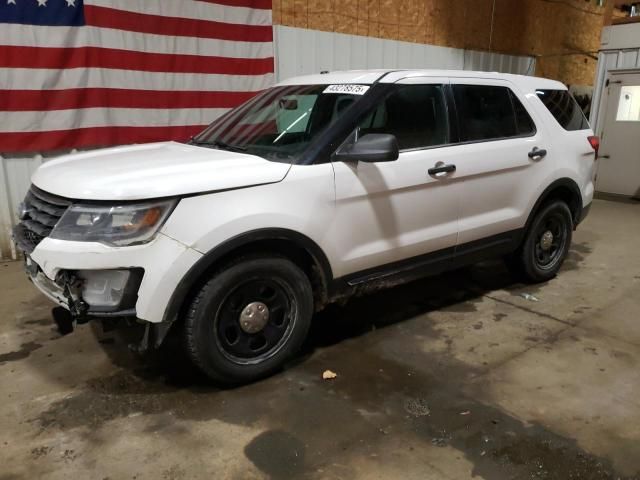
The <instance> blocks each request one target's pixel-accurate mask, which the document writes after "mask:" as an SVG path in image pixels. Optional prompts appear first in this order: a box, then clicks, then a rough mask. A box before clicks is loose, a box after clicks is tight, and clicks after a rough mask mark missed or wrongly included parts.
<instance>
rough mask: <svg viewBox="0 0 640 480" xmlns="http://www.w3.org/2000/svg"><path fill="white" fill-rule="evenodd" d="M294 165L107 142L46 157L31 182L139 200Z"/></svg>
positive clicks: (251, 180) (238, 182)
mask: <svg viewBox="0 0 640 480" xmlns="http://www.w3.org/2000/svg"><path fill="white" fill-rule="evenodd" d="M290 167H291V165H290V164H288V163H278V162H270V161H268V160H265V159H264V158H261V157H257V156H254V155H247V154H244V153H236V152H229V151H226V150H216V149H212V148H205V147H198V146H195V145H185V144H181V143H176V142H163V143H150V144H145V145H132V146H127V147H115V148H105V149H102V150H94V151H90V152H83V153H76V154H71V155H65V156H62V157H60V158H58V159H56V160H52V161H49V162H46V163H44V164H43V165H42V166H41V167H40V168H39V169H38V170H36V172H35V173H34V174H33V177H32V178H31V181H32V182H33V184H34V185H35V186H36V187H38V188H40V189H42V190H44V191H45V192H49V193H52V194H54V195H59V196H62V197H67V198H73V199H79V200H141V199H145V198H159V197H170V196H174V195H187V194H193V193H201V192H211V191H215V190H225V189H232V188H240V187H249V186H252V185H263V184H266V183H276V182H279V181H281V180H282V179H283V178H284V177H285V176H286V174H287V172H288V171H289V168H290Z"/></svg>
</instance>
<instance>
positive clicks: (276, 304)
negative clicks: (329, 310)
mask: <svg viewBox="0 0 640 480" xmlns="http://www.w3.org/2000/svg"><path fill="white" fill-rule="evenodd" d="M312 314H313V293H312V290H311V284H310V282H309V279H308V278H307V276H306V275H305V273H304V272H303V271H302V270H301V269H300V268H299V267H298V266H296V265H295V264H294V263H293V262H291V261H290V260H288V259H286V258H282V257H276V256H273V257H272V256H269V257H266V256H265V257H252V258H243V259H239V260H238V261H236V262H233V263H231V264H229V265H227V266H226V267H224V268H222V269H221V270H220V271H218V272H217V273H215V274H214V275H213V276H212V278H211V279H210V280H209V281H208V282H207V283H205V284H204V285H203V286H202V288H200V290H199V291H198V292H197V294H196V295H195V297H194V299H193V301H192V302H191V305H190V308H189V310H188V312H187V315H186V318H185V343H186V348H187V352H188V354H189V356H190V357H191V359H192V360H193V362H194V363H195V364H196V365H197V366H198V367H199V368H200V369H201V370H202V371H203V372H204V373H206V374H207V375H208V376H209V377H211V378H212V379H215V380H217V381H222V382H226V383H244V382H249V381H252V380H255V379H258V378H261V377H264V376H266V375H269V374H271V373H273V372H274V371H276V370H277V369H279V368H281V367H282V365H283V364H284V362H285V361H286V360H287V359H289V358H290V357H291V356H292V355H294V354H295V353H296V352H297V351H298V350H299V348H300V346H301V345H302V342H303V341H304V339H305V337H306V335H307V332H308V329H309V325H310V322H311V316H312Z"/></svg>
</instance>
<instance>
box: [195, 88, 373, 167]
mask: <svg viewBox="0 0 640 480" xmlns="http://www.w3.org/2000/svg"><path fill="white" fill-rule="evenodd" d="M367 89H368V87H367V86H364V85H290V86H283V87H274V88H270V89H268V90H265V91H264V92H262V93H261V94H259V95H258V96H256V97H254V98H253V99H251V100H249V101H248V102H247V103H245V104H244V105H241V106H240V107H237V108H235V109H234V110H231V111H230V112H228V113H226V114H225V115H223V116H222V117H220V118H219V119H218V120H216V121H215V122H213V123H212V124H211V125H209V127H207V129H206V130H205V131H203V132H202V133H200V134H199V135H197V136H196V137H194V138H193V139H192V140H191V143H192V144H195V145H201V146H210V147H213V148H220V149H225V150H232V151H240V152H246V153H250V154H253V155H258V156H260V157H263V158H266V159H267V160H273V161H280V162H294V161H295V160H296V159H297V158H298V157H299V156H300V155H302V153H303V152H304V151H305V150H306V148H307V147H308V146H309V145H310V144H311V142H313V140H315V139H316V138H317V137H318V136H320V134H322V132H324V131H325V130H326V129H327V128H328V127H329V126H330V125H331V124H332V123H333V122H335V121H336V120H337V119H338V118H339V117H340V116H341V115H342V114H343V113H344V112H345V111H346V110H347V109H348V108H350V107H351V106H352V105H353V104H354V103H355V102H356V101H357V100H358V99H359V98H361V97H362V95H363V94H364V93H365V92H366V91H367Z"/></svg>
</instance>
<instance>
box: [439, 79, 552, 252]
mask: <svg viewBox="0 0 640 480" xmlns="http://www.w3.org/2000/svg"><path fill="white" fill-rule="evenodd" d="M451 86H452V89H453V92H454V98H455V100H456V110H457V112H458V124H459V125H460V138H461V142H462V144H461V145H460V146H459V147H457V148H459V149H460V150H459V155H458V158H457V161H456V163H457V171H456V177H457V179H458V181H459V182H461V204H460V218H459V224H458V227H459V236H458V244H459V245H460V246H459V248H458V253H460V254H464V253H470V252H467V251H465V246H468V247H469V248H470V249H471V250H474V249H476V248H477V247H479V245H475V244H472V243H471V242H475V241H480V240H482V241H485V240H486V241H487V242H488V244H487V245H483V246H486V247H491V248H497V249H499V248H500V246H501V245H500V242H504V244H505V245H504V247H505V248H507V247H508V244H509V243H510V242H512V241H515V240H516V237H515V236H513V237H511V236H509V235H505V236H504V237H500V238H492V237H495V236H496V235H502V234H504V233H507V232H514V235H515V233H517V232H515V231H516V230H517V229H519V228H521V227H522V226H523V225H524V223H525V221H526V217H527V215H528V214H529V206H530V204H531V199H532V198H533V197H534V192H535V191H536V189H538V188H539V186H540V183H541V178H540V175H543V174H544V171H545V170H547V171H548V169H546V167H545V164H546V163H548V162H553V150H552V149H551V148H550V146H549V145H547V143H546V142H545V138H546V134H545V131H544V128H543V123H542V121H541V120H540V119H539V118H538V116H537V113H536V112H535V111H534V110H533V109H531V108H530V107H525V105H527V104H528V102H527V101H526V98H525V97H524V96H523V95H522V94H521V93H520V92H518V91H517V89H516V88H515V86H514V85H512V84H511V83H509V82H505V81H498V80H492V81H491V82H487V81H486V80H475V79H469V78H460V79H455V78H454V79H451ZM536 125H537V128H536ZM536 151H537V152H539V153H540V155H538V156H536V155H535V152H536ZM496 242H497V243H496ZM465 244H466V245H465Z"/></svg>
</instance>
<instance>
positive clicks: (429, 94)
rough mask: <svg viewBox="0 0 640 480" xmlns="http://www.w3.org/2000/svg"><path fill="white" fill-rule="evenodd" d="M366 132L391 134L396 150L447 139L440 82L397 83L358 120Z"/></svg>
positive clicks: (438, 142)
mask: <svg viewBox="0 0 640 480" xmlns="http://www.w3.org/2000/svg"><path fill="white" fill-rule="evenodd" d="M367 133H388V134H392V135H395V137H396V139H397V140H398V146H399V148H400V150H410V149H418V148H428V147H434V146H438V145H446V144H448V143H449V127H448V121H447V109H446V103H445V98H444V88H443V86H442V85H398V86H396V89H395V90H394V92H393V93H391V94H390V95H389V96H387V97H386V98H385V99H384V100H383V101H382V102H381V103H380V105H378V107H377V108H376V109H375V110H374V111H373V112H371V113H370V114H369V115H368V116H367V117H366V118H365V119H364V120H363V121H362V122H361V123H360V136H362V135H366V134H367Z"/></svg>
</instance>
